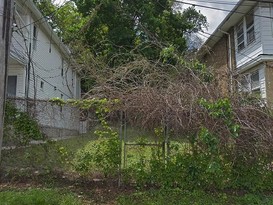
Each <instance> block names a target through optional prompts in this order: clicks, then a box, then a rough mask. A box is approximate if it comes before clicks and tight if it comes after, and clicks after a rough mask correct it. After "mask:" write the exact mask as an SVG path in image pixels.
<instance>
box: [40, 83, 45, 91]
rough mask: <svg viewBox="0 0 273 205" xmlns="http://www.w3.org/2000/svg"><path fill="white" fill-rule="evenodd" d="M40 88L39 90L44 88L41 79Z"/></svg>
mask: <svg viewBox="0 0 273 205" xmlns="http://www.w3.org/2000/svg"><path fill="white" fill-rule="evenodd" d="M40 88H41V90H43V89H44V81H41V83H40Z"/></svg>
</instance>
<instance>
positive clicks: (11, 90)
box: [8, 76, 17, 97]
mask: <svg viewBox="0 0 273 205" xmlns="http://www.w3.org/2000/svg"><path fill="white" fill-rule="evenodd" d="M16 87H17V76H8V96H13V97H15V96H16Z"/></svg>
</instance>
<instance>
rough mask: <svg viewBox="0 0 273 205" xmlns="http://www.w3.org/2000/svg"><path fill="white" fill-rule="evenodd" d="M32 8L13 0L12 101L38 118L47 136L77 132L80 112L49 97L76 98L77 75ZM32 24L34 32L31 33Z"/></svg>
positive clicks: (61, 45)
mask: <svg viewBox="0 0 273 205" xmlns="http://www.w3.org/2000/svg"><path fill="white" fill-rule="evenodd" d="M34 8H35V7H34V6H33V3H32V2H31V1H23V0H17V1H16V7H15V19H16V21H15V22H16V26H15V27H14V28H13V34H12V44H11V61H10V62H11V63H10V65H9V68H8V75H10V76H14V75H15V76H17V88H16V89H17V90H16V98H13V100H14V101H15V104H16V106H17V107H18V108H20V109H22V110H24V111H27V112H29V113H30V114H31V115H32V116H33V117H35V118H36V119H37V121H38V123H39V125H40V127H41V129H42V130H43V131H44V132H45V134H47V135H48V136H50V137H60V136H61V137H62V136H65V135H66V136H68V135H76V134H78V133H79V125H80V122H79V120H80V111H79V110H78V109H77V108H74V107H70V106H64V107H59V106H57V105H52V104H51V103H50V102H49V101H48V100H49V99H51V98H55V97H59V98H63V99H64V100H67V99H71V98H77V99H79V98H80V78H79V77H78V76H77V74H76V72H75V71H73V70H72V68H71V67H70V66H69V59H68V58H69V57H68V54H67V52H66V49H65V48H64V46H63V44H62V43H61V42H60V41H58V40H57V37H56V35H55V34H54V33H50V32H49V31H50V29H49V27H48V25H47V23H46V21H45V19H41V17H40V16H39V15H38V13H39V12H38V11H37V10H35V9H34ZM37 12H38V13H37ZM34 26H35V28H36V31H37V35H35V34H34V33H35V32H33V31H34ZM54 35H55V37H54ZM29 51H31V52H29ZM29 53H30V55H29ZM62 69H63V72H62Z"/></svg>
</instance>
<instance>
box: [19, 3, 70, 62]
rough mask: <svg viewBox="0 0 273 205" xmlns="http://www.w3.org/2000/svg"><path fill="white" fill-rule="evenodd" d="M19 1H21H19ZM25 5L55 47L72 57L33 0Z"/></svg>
mask: <svg viewBox="0 0 273 205" xmlns="http://www.w3.org/2000/svg"><path fill="white" fill-rule="evenodd" d="M17 1H19V0H17ZM24 4H25V5H26V6H27V7H28V8H29V9H30V11H31V12H32V14H33V16H34V18H35V19H36V20H37V24H39V26H41V27H42V28H43V29H44V31H45V32H46V34H47V35H48V36H50V38H51V39H52V41H53V42H54V43H55V45H56V46H57V47H58V48H59V49H60V50H61V52H62V53H63V54H64V55H65V56H66V57H68V56H69V55H70V51H69V49H68V47H67V46H65V44H64V43H63V42H62V41H61V39H60V38H59V36H58V35H57V34H56V32H55V31H54V30H53V29H52V27H51V26H50V24H49V23H48V22H47V20H45V17H44V16H43V14H42V13H41V12H40V10H39V9H38V8H37V7H36V5H35V4H34V2H33V0H26V1H24Z"/></svg>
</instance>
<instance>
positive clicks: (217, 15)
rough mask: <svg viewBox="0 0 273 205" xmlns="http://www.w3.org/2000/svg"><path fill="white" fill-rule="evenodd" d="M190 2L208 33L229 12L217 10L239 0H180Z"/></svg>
mask: <svg viewBox="0 0 273 205" xmlns="http://www.w3.org/2000/svg"><path fill="white" fill-rule="evenodd" d="M64 1H66V0H55V3H57V4H63V2H64ZM180 1H183V2H185V3H188V4H195V7H196V9H197V10H198V11H199V10H200V12H201V13H202V14H204V15H205V16H206V17H207V19H208V23H209V28H208V33H213V31H214V30H215V29H216V28H217V26H218V25H219V24H220V23H221V21H222V20H223V19H224V18H225V16H226V15H227V14H228V12H224V11H220V10H217V8H219V9H226V10H231V9H232V8H233V7H234V6H235V4H236V3H237V2H238V1H239V0H221V1H219V0H180ZM198 5H201V6H205V7H206V6H207V7H213V8H215V9H209V8H204V7H201V6H198ZM188 6H190V5H186V4H184V5H183V7H185V8H186V7H188Z"/></svg>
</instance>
